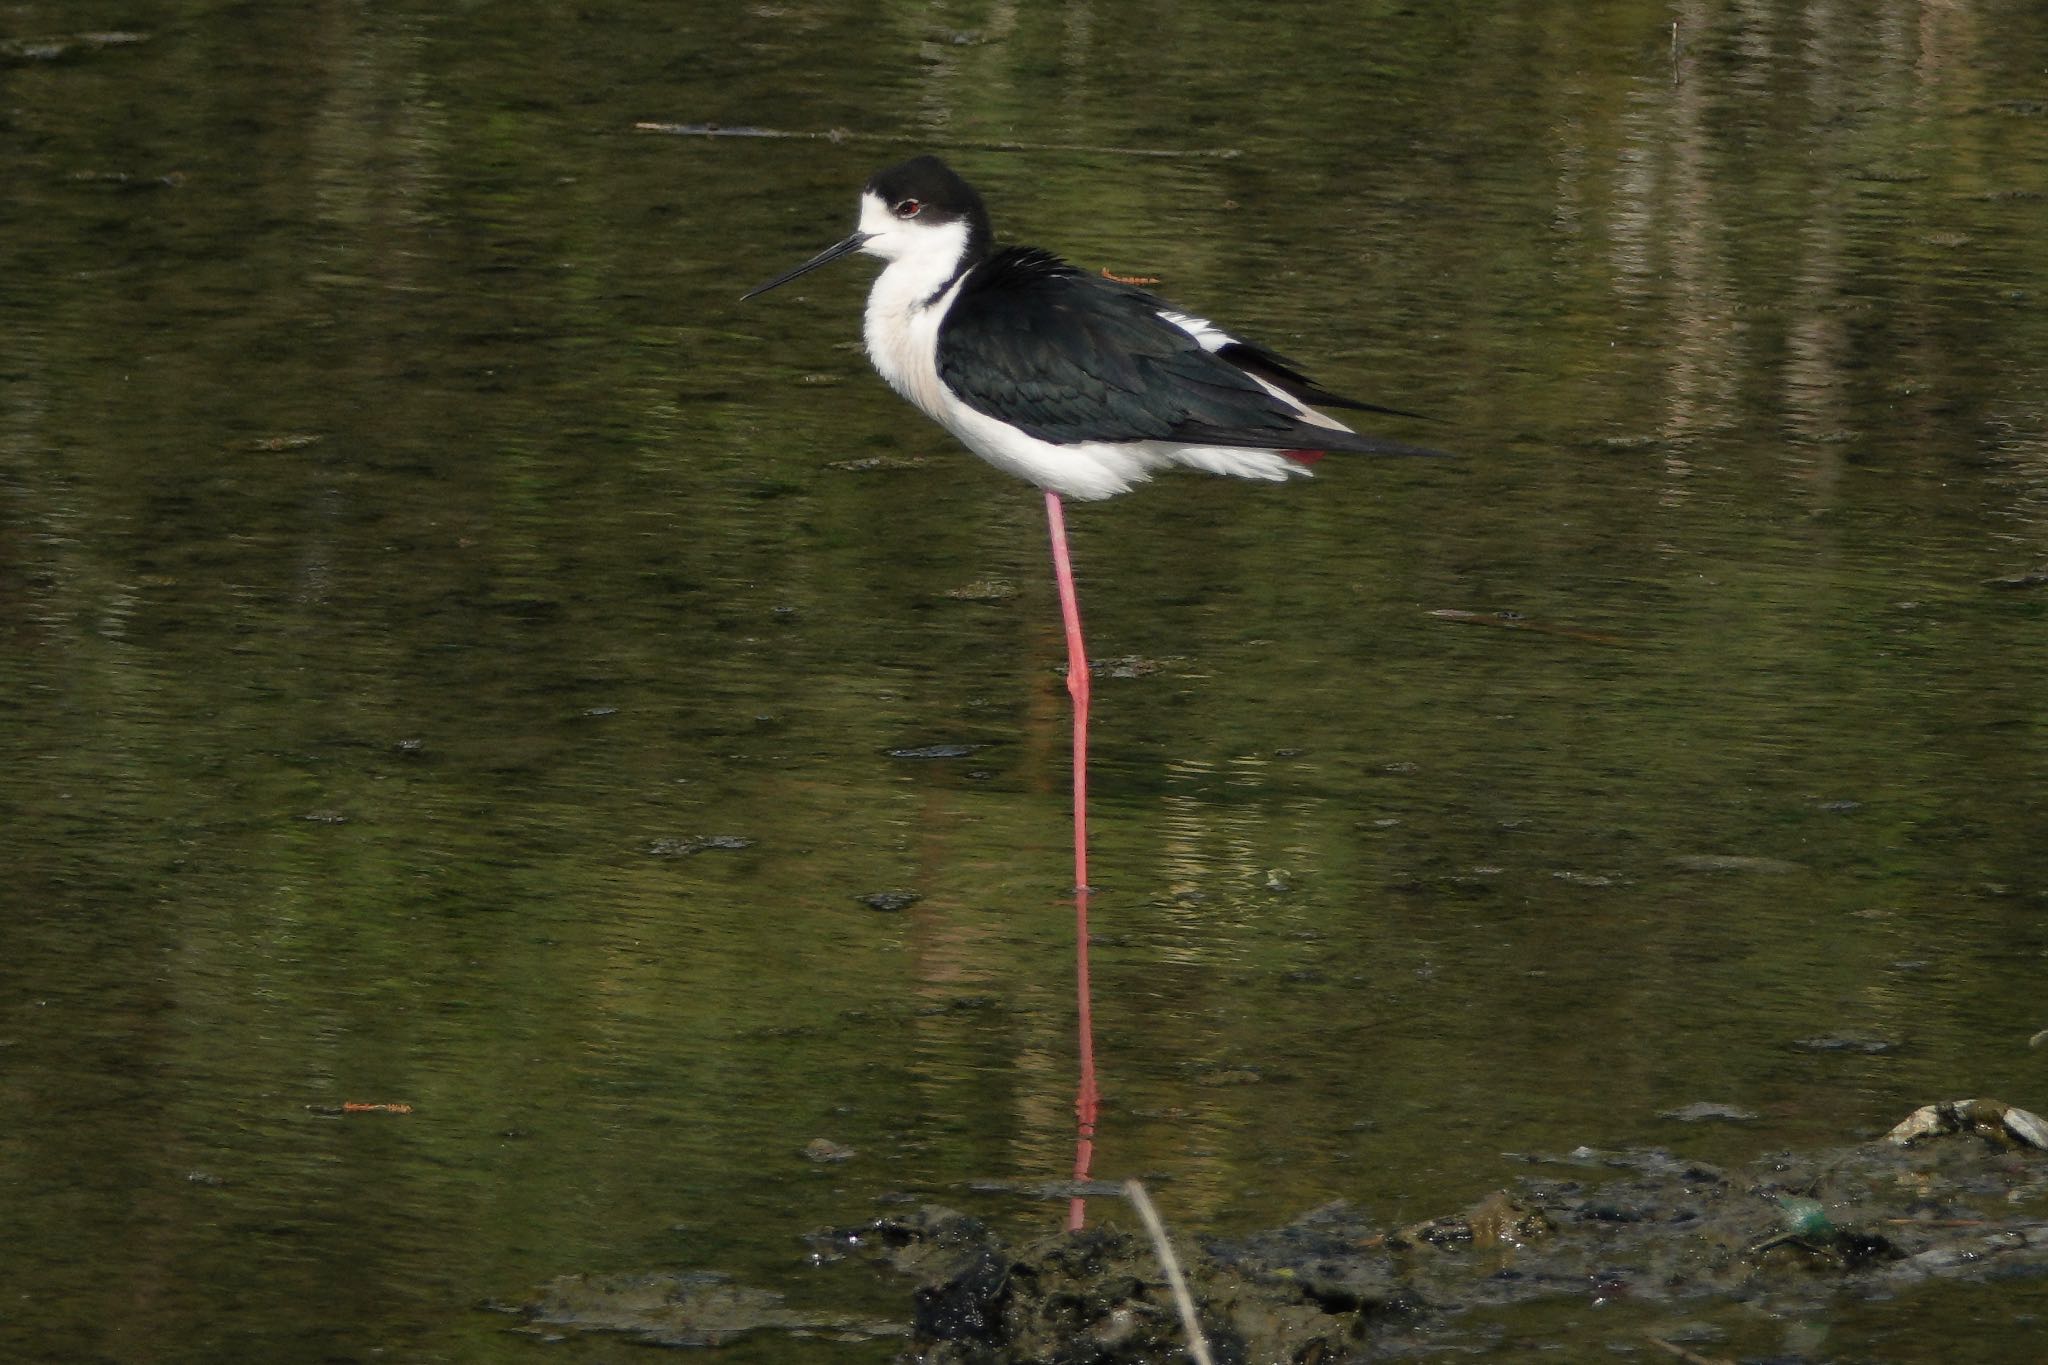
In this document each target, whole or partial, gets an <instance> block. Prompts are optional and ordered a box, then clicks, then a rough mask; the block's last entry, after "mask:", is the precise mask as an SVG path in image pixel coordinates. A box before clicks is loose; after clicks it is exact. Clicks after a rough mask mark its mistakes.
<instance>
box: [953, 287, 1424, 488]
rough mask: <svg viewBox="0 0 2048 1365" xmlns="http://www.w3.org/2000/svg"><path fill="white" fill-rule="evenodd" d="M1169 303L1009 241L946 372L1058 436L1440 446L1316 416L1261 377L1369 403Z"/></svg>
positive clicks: (964, 300)
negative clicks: (1177, 321) (1186, 316)
mask: <svg viewBox="0 0 2048 1365" xmlns="http://www.w3.org/2000/svg"><path fill="white" fill-rule="evenodd" d="M1167 307H1168V305H1167V304H1165V303H1164V302H1162V301H1161V300H1159V299H1157V298H1155V297H1153V296H1152V295H1150V294H1148V293H1146V292H1145V291H1143V290H1141V289H1135V288H1133V287H1131V286H1129V285H1123V284H1118V283H1115V282H1114V281H1111V280H1104V279H1099V278H1097V277H1095V276H1092V275H1086V274H1083V273H1082V272H1081V271H1078V270H1076V269H1074V268H1073V267H1072V266H1070V265H1068V264H1066V263H1065V262H1064V261H1061V260H1060V259H1059V258H1058V257H1056V256H1053V255H1051V254H1049V253H1047V252H1044V251H1039V250H1036V249H1033V248H1027V247H1011V248H1008V249H1005V250H1003V251H999V252H997V253H996V254H995V255H993V256H991V257H990V258H989V259H988V260H986V261H983V262H982V263H981V264H979V265H977V266H975V267H974V269H973V270H972V271H970V272H969V274H968V276H967V279H966V282H965V283H964V284H963V285H962V286H961V289H960V294H959V296H958V297H957V298H955V299H954V301H953V306H952V308H951V309H949V310H948V311H947V313H946V320H945V322H944V324H943V325H942V326H941V327H940V329H939V354H938V368H939V378H940V379H941V380H942V381H943V382H944V383H945V385H946V387H947V388H949V389H951V390H952V391H953V392H954V393H956V394H958V395H959V396H960V398H961V399H962V400H963V401H964V402H966V403H967V405H968V406H970V407H972V408H974V409H975V410H976V411H978V412H984V413H987V414H988V415H989V416H991V417H994V418H996V419H998V420H1000V421H1003V422H1007V423H1009V424H1010V425H1012V426H1015V427H1017V428H1019V429H1020V430H1022V431H1023V432H1025V433H1026V434H1027V435H1031V436H1035V437H1037V438H1038V439H1039V440H1042V441H1051V442H1053V443H1054V444H1057V445H1072V444H1076V443H1079V442H1083V441H1179V442H1186V443H1188V444H1195V445H1216V446H1236V447H1242V448H1246V449H1254V450H1303V449H1309V450H1351V451H1362V452H1366V453H1372V454H1385V455H1431V454H1435V453H1436V452H1435V451H1428V450H1423V449H1422V448H1420V447H1418V446H1409V445H1402V444H1400V443H1399V442H1395V441H1382V440H1379V439H1377V438H1375V437H1371V436H1360V435H1358V434H1357V433H1355V432H1348V431H1339V430H1336V429H1334V428H1331V427H1325V426H1319V425H1317V424H1315V423H1313V422H1304V421H1303V420H1302V419H1301V417H1300V415H1299V414H1297V413H1296V412H1294V411H1293V410H1292V409H1291V408H1289V407H1288V406H1287V404H1285V403H1284V402H1282V401H1281V400H1279V399H1277V398H1275V397H1274V396H1273V395H1272V393H1270V392H1269V391H1267V390H1266V389H1265V388H1264V387H1262V386H1261V385H1260V384H1259V383H1258V382H1257V381H1256V380H1255V379H1253V378H1252V375H1253V374H1257V375H1260V376H1261V377H1263V378H1266V379H1267V380H1268V381H1269V382H1271V383H1273V384H1274V385H1275V386H1276V387H1278V388H1280V389H1281V390H1282V392H1286V393H1291V394H1295V395H1296V396H1298V397H1300V398H1301V399H1302V400H1303V401H1304V402H1322V403H1332V404H1335V405H1339V406H1345V407H1369V406H1370V405H1367V404H1355V403H1351V402H1348V401H1345V400H1341V399H1338V398H1337V397H1336V396H1335V395H1333V394H1328V393H1326V392H1325V391H1324V390H1322V389H1320V388H1318V387H1317V386H1316V385H1315V384H1314V383H1312V382H1311V381H1310V380H1309V379H1308V378H1307V377H1306V376H1304V375H1302V374H1301V373H1300V372H1299V371H1297V370H1295V369H1294V368H1293V366H1292V365H1290V364H1289V363H1288V362H1286V361H1284V360H1282V359H1281V358H1280V357H1279V356H1277V355H1274V354H1273V353H1272V352H1270V351H1266V350H1264V349H1263V348H1260V347H1256V346H1251V345H1249V344H1247V343H1243V342H1232V343H1230V344H1228V345H1226V346H1224V347H1222V348H1220V350H1218V351H1215V352H1211V351H1208V350H1206V349H1204V348H1203V346H1202V345H1201V343H1200V342H1198V341H1196V340H1195V338H1194V337H1192V336H1191V335H1189V334H1188V333H1187V332H1185V331H1183V330H1182V329H1180V328H1179V327H1176V326H1174V325H1173V324H1172V323H1170V322H1168V321H1166V319H1164V318H1162V317H1161V316H1160V311H1161V310H1162V309H1165V308H1167ZM1233 352H1236V354H1233ZM1248 371H1249V373H1248ZM1374 410H1378V409H1374Z"/></svg>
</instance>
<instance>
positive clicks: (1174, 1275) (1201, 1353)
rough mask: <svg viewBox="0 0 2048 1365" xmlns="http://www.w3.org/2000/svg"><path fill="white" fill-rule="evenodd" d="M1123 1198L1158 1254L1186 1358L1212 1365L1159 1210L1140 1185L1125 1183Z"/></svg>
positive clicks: (1133, 1182)
mask: <svg viewBox="0 0 2048 1365" xmlns="http://www.w3.org/2000/svg"><path fill="white" fill-rule="evenodd" d="M1124 1198H1126V1199H1128V1200H1130V1201H1131V1206H1132V1207H1133V1208H1135V1209H1137V1211H1138V1217H1139V1218H1141V1219H1143V1220H1144V1223H1145V1231H1147V1232H1149V1233H1151V1234H1152V1249H1153V1250H1154V1251H1156V1252H1158V1253H1159V1266H1160V1269H1162V1270H1164V1271H1165V1272H1166V1283H1167V1287H1168V1288H1170V1289H1172V1290H1173V1303H1174V1306H1175V1307H1176V1308H1178V1309H1180V1325H1181V1326H1182V1327H1183V1328H1184V1329H1186V1331H1187V1334H1188V1356H1189V1357H1190V1358H1191V1359H1192V1360H1193V1361H1194V1362H1195V1365H1215V1357H1213V1356H1211V1355H1210V1354H1209V1339H1208V1338H1207V1337H1205V1336H1203V1335H1202V1324H1201V1322H1200V1321H1199V1320H1197V1319H1196V1317H1195V1298H1194V1295H1192V1294H1190V1293H1188V1282H1187V1278H1186V1277H1185V1276H1183V1275H1182V1274H1181V1273H1180V1258H1179V1257H1178V1256H1176V1255H1174V1254H1173V1243H1171V1242H1169V1241H1167V1240H1166V1224H1165V1223H1163V1222H1161V1221H1160V1220H1159V1210H1158V1209H1155V1208H1153V1207H1152V1196H1151V1195H1149V1194H1147V1193H1145V1187H1144V1185H1143V1184H1141V1183H1140V1182H1138V1181H1136V1180H1126V1181H1125V1182H1124Z"/></svg>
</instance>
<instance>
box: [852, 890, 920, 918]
mask: <svg viewBox="0 0 2048 1365" xmlns="http://www.w3.org/2000/svg"><path fill="white" fill-rule="evenodd" d="M854 899H855V900H857V901H859V902H860V903H861V904H862V905H865V906H866V907H867V908H868V909H870V910H879V911H881V912H882V913H883V914H894V913H896V912H897V911H899V910H908V909H909V908H910V907H911V906H913V905H916V904H917V903H918V902H919V901H921V900H923V899H924V897H923V896H921V895H919V894H918V893H917V892H915V891H870V892H868V893H867V894H866V895H865V896H855V897H854Z"/></svg>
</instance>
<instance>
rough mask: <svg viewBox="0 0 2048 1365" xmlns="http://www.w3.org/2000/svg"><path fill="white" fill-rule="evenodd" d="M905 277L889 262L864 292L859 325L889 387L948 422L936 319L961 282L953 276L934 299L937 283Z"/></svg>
mask: <svg viewBox="0 0 2048 1365" xmlns="http://www.w3.org/2000/svg"><path fill="white" fill-rule="evenodd" d="M909 276H910V272H907V271H904V270H902V268H901V266H891V267H890V268H889V269H887V270H884V271H883V272H882V274H881V276H880V277H879V278H878V279H876V281H875V287H874V291H873V292H872V293H870V294H869V295H868V308H867V316H866V320H865V324H864V327H863V333H864V335H865V337H866V340H867V344H868V359H870V360H872V361H873V362H874V363H875V369H876V370H878V371H880V372H881V376H882V378H884V379H886V380H888V381H889V387H890V388H892V389H894V390H896V392H898V393H900V394H902V395H903V396H904V397H905V398H907V399H909V400H910V401H911V402H912V403H915V404H916V405H917V406H918V408H919V409H920V410H921V411H922V412H923V413H924V414H925V416H927V417H929V418H931V419H932V420H933V421H935V422H938V423H941V424H942V425H947V426H950V425H951V423H949V422H947V420H946V413H947V407H948V404H947V402H946V395H945V390H944V389H943V388H942V387H941V386H940V384H939V366H938V354H939V322H940V321H941V319H943V318H944V317H945V316H946V309H947V307H948V306H949V305H950V304H951V303H952V302H953V296H954V295H955V294H957V293H959V292H960V285H961V284H962V283H964V281H959V280H956V281H955V282H954V283H953V285H952V286H951V287H950V288H948V289H947V290H946V292H945V293H943V294H941V295H939V297H938V298H936V299H933V298H932V297H931V291H932V289H933V288H935V287H936V285H934V284H932V283H931V282H929V281H926V280H919V279H914V278H910V277H909Z"/></svg>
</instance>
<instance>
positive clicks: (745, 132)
mask: <svg viewBox="0 0 2048 1365" xmlns="http://www.w3.org/2000/svg"><path fill="white" fill-rule="evenodd" d="M633 131H634V132H636V133H660V134H662V135H664V136H666V137H762V138H779V139H783V140H789V141H803V142H895V143H902V142H906V141H910V140H912V139H907V138H905V137H903V136H902V135H901V134H898V133H856V132H854V131H853V130H852V129H850V128H831V129H827V130H826V131H824V132H807V131H804V130H801V129H789V128H755V127H751V126H747V125H740V126H737V127H726V126H725V125H723V124H717V123H658V122H654V121H651V120H643V121H641V122H639V123H636V124H634V125H633ZM931 145H933V146H938V147H946V148H949V149H955V150H957V149H963V148H964V149H966V150H969V151H977V152H1087V153H1092V154H1095V155H1100V156H1156V157H1190V158H1200V157H1207V158H1213V159H1218V160H1225V161H1227V160H1229V159H1230V158H1232V157H1235V156H1241V155H1243V154H1242V153H1241V152H1239V151H1238V149H1237V148H1235V147H1106V146H1101V145H1099V144H1096V143H1088V142H958V141H950V140H940V141H938V142H934V143H932V144H931Z"/></svg>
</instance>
